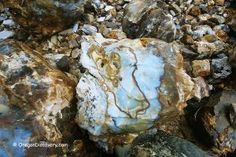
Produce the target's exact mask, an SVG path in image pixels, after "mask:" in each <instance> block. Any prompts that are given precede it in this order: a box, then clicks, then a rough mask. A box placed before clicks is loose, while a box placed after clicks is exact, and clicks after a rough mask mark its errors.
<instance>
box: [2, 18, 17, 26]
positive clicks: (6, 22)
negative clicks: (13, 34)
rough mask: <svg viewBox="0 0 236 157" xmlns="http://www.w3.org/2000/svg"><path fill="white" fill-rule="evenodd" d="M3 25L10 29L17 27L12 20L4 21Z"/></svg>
mask: <svg viewBox="0 0 236 157" xmlns="http://www.w3.org/2000/svg"><path fill="white" fill-rule="evenodd" d="M2 24H3V25H5V26H8V27H11V26H14V25H15V22H14V21H13V20H11V19H8V20H4V21H3V23H2Z"/></svg>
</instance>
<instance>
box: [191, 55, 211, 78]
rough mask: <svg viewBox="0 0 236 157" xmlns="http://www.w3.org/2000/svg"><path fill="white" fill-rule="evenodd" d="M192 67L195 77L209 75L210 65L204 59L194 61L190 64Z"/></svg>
mask: <svg viewBox="0 0 236 157" xmlns="http://www.w3.org/2000/svg"><path fill="white" fill-rule="evenodd" d="M192 67H193V75H194V76H195V77H197V76H202V77H205V76H208V75H210V73H211V65H210V61H209V60H207V59H205V60H194V61H193V62H192Z"/></svg>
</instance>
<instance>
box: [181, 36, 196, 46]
mask: <svg viewBox="0 0 236 157" xmlns="http://www.w3.org/2000/svg"><path fill="white" fill-rule="evenodd" d="M181 41H182V42H183V43H185V44H193V43H194V40H193V38H192V36H191V35H187V34H186V35H184V36H183V38H181Z"/></svg>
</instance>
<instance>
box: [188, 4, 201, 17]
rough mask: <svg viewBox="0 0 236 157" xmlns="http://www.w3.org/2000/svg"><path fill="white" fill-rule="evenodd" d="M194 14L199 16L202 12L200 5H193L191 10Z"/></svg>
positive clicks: (191, 13)
mask: <svg viewBox="0 0 236 157" xmlns="http://www.w3.org/2000/svg"><path fill="white" fill-rule="evenodd" d="M189 14H190V15H192V16H199V15H200V14H201V10H200V8H199V7H198V6H193V7H192V8H191V10H190V12H189Z"/></svg>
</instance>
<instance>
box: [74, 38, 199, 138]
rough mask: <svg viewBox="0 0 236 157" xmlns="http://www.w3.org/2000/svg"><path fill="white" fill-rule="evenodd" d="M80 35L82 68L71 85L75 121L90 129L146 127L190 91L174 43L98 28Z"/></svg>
mask: <svg viewBox="0 0 236 157" xmlns="http://www.w3.org/2000/svg"><path fill="white" fill-rule="evenodd" d="M83 38H84V39H83V42H82V51H83V52H82V55H81V57H80V62H81V64H82V66H83V67H84V68H86V69H87V72H85V73H84V75H83V76H82V78H81V79H80V81H79V83H78V85H77V89H76V90H77V97H78V100H79V102H78V114H77V119H76V121H77V123H78V124H79V126H80V127H82V128H84V129H87V130H88V131H89V133H90V134H91V135H93V136H102V135H109V134H120V133H124V134H126V133H134V132H139V131H143V130H146V129H148V128H150V127H151V126H152V125H153V124H154V122H155V121H156V120H157V119H158V118H159V117H162V114H163V118H164V119H168V117H166V115H167V114H170V113H171V112H178V109H180V110H181V109H182V108H183V107H185V106H186V104H185V103H186V101H187V100H188V99H190V98H191V97H193V96H195V94H196V93H195V90H194V89H195V84H194V82H193V81H192V79H191V77H190V76H188V75H187V74H186V73H185V71H184V69H183V58H182V56H181V54H180V53H179V52H178V48H177V46H176V45H175V44H167V43H166V42H163V41H160V40H156V39H151V38H142V39H136V40H130V39H123V40H115V39H105V38H103V37H102V36H101V34H96V35H94V36H84V37H83ZM200 88H201V87H200ZM177 108H178V109H177ZM107 137H108V136H107Z"/></svg>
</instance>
